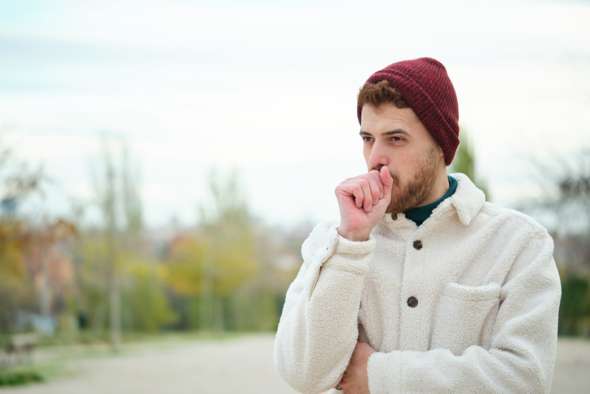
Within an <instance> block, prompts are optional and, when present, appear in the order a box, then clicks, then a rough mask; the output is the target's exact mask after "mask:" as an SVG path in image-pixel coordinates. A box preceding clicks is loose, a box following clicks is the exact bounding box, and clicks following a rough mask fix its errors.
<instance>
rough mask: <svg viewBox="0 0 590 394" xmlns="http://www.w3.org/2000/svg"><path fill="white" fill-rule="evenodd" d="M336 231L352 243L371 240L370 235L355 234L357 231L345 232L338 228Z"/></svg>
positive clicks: (364, 233) (363, 233)
mask: <svg viewBox="0 0 590 394" xmlns="http://www.w3.org/2000/svg"><path fill="white" fill-rule="evenodd" d="M336 231H337V232H338V234H340V236H342V237H344V238H346V239H348V240H350V241H356V242H361V241H368V240H369V234H368V233H366V232H355V231H348V230H345V229H344V230H343V229H341V228H340V226H339V227H337V228H336Z"/></svg>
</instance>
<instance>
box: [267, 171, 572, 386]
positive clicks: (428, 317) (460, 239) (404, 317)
mask: <svg viewBox="0 0 590 394" xmlns="http://www.w3.org/2000/svg"><path fill="white" fill-rule="evenodd" d="M450 175H452V176H454V177H455V178H456V179H457V181H458V186H457V190H456V191H455V193H454V194H453V195H452V196H450V197H449V198H447V199H445V200H444V201H443V202H441V204H440V205H439V206H437V207H436V208H435V209H434V210H433V211H432V214H431V216H430V217H429V218H428V219H427V220H426V221H425V222H424V223H422V224H421V225H420V226H417V225H416V223H414V222H413V221H411V220H409V219H408V218H407V217H406V216H405V215H404V214H403V213H400V214H398V216H397V219H393V218H392V217H391V215H389V214H386V215H384V216H383V218H382V219H381V220H380V222H379V223H378V224H377V225H376V226H375V227H374V228H373V230H372V232H371V234H370V237H369V239H368V240H367V241H351V240H348V239H346V238H344V237H342V236H340V235H339V234H338V232H337V231H336V228H337V226H338V221H324V222H320V223H318V224H317V225H316V226H315V227H314V228H313V230H312V231H311V233H310V234H309V236H308V237H307V238H306V239H305V241H304V242H303V244H302V246H301V257H302V264H301V267H300V268H299V271H298V273H297V275H296V277H295V279H294V280H293V282H292V283H291V284H290V285H289V287H288V289H287V292H286V296H285V303H284V305H283V309H282V313H281V317H280V321H279V324H278V327H277V332H276V336H275V342H274V349H273V358H274V365H275V368H276V370H277V371H278V373H279V374H280V375H281V376H282V378H283V379H284V380H285V381H286V382H287V383H288V384H289V385H290V386H291V387H293V388H294V389H296V390H297V391H300V392H303V393H320V392H325V391H328V392H330V393H338V392H340V391H339V390H337V389H335V388H334V387H335V386H336V385H337V384H338V382H339V381H340V379H341V378H342V376H343V373H344V370H345V369H346V367H347V365H348V362H349V360H350V357H351V355H352V352H353V350H354V347H355V344H356V342H357V340H359V341H362V342H366V343H368V344H369V345H370V346H371V347H373V348H374V349H375V350H376V352H375V353H373V354H372V355H371V357H370V358H369V361H368V378H369V389H370V392H371V393H372V394H380V393H549V392H550V390H551V384H552V379H553V371H554V365H555V358H556V353H557V324H558V314H559V303H560V299H561V283H560V278H559V271H558V270H557V266H556V263H555V260H554V257H553V248H554V244H553V239H552V238H551V236H550V234H549V233H548V232H547V230H546V229H545V227H543V226H542V225H541V224H540V223H538V222H537V221H536V220H534V219H533V218H531V217H530V216H528V215H525V214H523V213H521V212H519V211H516V210H512V209H509V208H505V207H500V206H498V205H496V204H494V203H490V202H488V201H485V195H484V193H483V191H482V190H481V189H479V188H478V187H477V186H476V185H475V184H474V183H473V182H472V181H471V180H470V179H469V177H468V176H467V175H465V174H463V173H460V172H455V173H452V174H450ZM411 297H414V298H415V299H416V300H417V304H416V303H415V302H411V301H408V300H409V299H410V298H411ZM413 301H415V300H413Z"/></svg>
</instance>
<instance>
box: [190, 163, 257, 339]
mask: <svg viewBox="0 0 590 394" xmlns="http://www.w3.org/2000/svg"><path fill="white" fill-rule="evenodd" d="M208 185H209V191H210V193H211V198H212V201H211V204H210V205H209V206H208V207H205V206H204V205H200V206H199V230H198V239H201V240H204V245H205V250H204V254H203V260H202V261H203V263H202V266H203V268H202V275H201V281H202V299H203V303H202V306H203V307H202V309H201V314H202V315H203V319H201V321H210V322H211V323H212V325H213V328H214V329H217V330H223V329H225V316H226V315H227V314H228V313H226V311H225V309H226V308H230V306H229V305H230V301H229V298H230V295H232V294H233V293H234V292H235V291H237V289H238V288H239V287H240V286H241V285H243V284H245V283H247V281H248V280H249V279H252V278H253V277H254V276H255V275H256V273H257V267H258V259H257V256H256V251H255V247H254V244H255V234H254V225H255V220H254V218H253V216H252V215H251V213H250V211H249V207H248V206H247V203H246V199H245V197H244V196H243V194H242V193H243V191H242V190H241V188H240V186H239V184H238V173H237V171H236V170H235V169H234V170H232V172H231V173H230V175H229V176H228V177H227V179H224V178H223V177H221V176H218V174H217V172H216V170H215V169H212V170H211V171H210V173H209V177H208Z"/></svg>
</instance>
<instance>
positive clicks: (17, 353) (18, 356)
mask: <svg viewBox="0 0 590 394" xmlns="http://www.w3.org/2000/svg"><path fill="white" fill-rule="evenodd" d="M38 342H39V335H38V334H37V333H34V332H32V333H19V334H14V335H11V336H10V338H9V339H8V341H7V342H6V345H5V346H4V351H5V353H6V360H2V362H3V363H4V362H6V363H8V364H11V365H14V364H20V363H23V362H31V361H32V354H33V350H35V348H36V347H37V344H38Z"/></svg>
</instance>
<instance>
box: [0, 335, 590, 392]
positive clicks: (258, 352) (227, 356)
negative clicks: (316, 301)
mask: <svg viewBox="0 0 590 394" xmlns="http://www.w3.org/2000/svg"><path fill="white" fill-rule="evenodd" d="M272 346H273V336H272V334H256V335H243V336H238V337H236V338H233V339H225V340H203V339H199V340H187V339H182V340H176V341H172V342H159V341H153V342H149V343H145V344H141V345H132V346H127V345H126V347H125V351H124V352H122V354H119V355H117V356H92V357H79V356H77V357H74V358H71V359H70V360H69V361H68V365H67V366H68V368H67V369H68V370H69V371H70V373H68V374H66V375H63V376H61V377H59V378H57V379H54V380H52V381H50V382H49V383H46V384H39V385H30V386H25V387H20V388H10V389H3V390H0V393H1V394H12V393H15V394H16V393H19V394H79V393H85V394H94V393H96V394H98V393H101V394H103V393H112V394H117V393H121V394H122V393H125V394H134V393H137V394H139V393H141V394H152V393H153V394H156V393H162V394H189V393H190V394H195V393H206V394H227V393H240V394H250V393H252V394H260V393H277V394H283V393H284V394H289V393H295V391H294V390H292V389H290V388H289V387H288V386H287V385H286V384H285V383H284V382H283V381H282V380H281V378H280V377H279V376H278V374H277V372H276V371H275V370H274V368H273V365H272ZM588 371H590V341H582V340H572V339H560V342H559V351H558V359H557V367H556V371H555V377H554V384H553V390H552V392H553V393H556V394H568V393H590V373H588Z"/></svg>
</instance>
